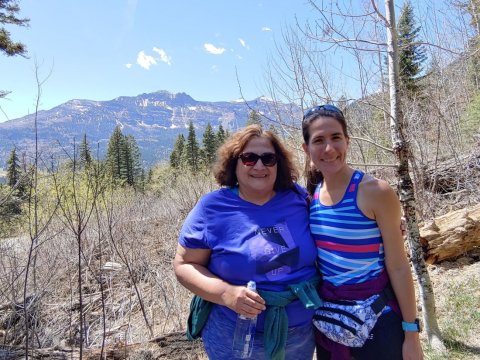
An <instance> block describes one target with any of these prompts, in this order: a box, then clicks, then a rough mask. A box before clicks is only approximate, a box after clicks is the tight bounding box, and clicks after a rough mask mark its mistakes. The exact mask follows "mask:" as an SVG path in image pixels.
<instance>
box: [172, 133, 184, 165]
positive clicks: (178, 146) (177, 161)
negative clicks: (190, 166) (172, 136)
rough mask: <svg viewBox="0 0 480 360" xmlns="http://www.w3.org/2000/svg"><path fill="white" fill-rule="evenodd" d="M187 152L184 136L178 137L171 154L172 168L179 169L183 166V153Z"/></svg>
mask: <svg viewBox="0 0 480 360" xmlns="http://www.w3.org/2000/svg"><path fill="white" fill-rule="evenodd" d="M184 150H185V137H184V136H183V134H180V135H178V137H177V140H176V141H175V145H174V146H173V151H172V153H171V154H170V166H171V167H172V168H174V169H178V168H180V167H181V166H182V159H183V152H184Z"/></svg>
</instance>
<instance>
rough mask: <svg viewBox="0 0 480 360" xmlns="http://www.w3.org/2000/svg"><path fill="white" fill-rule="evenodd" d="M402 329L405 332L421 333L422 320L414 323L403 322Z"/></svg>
mask: <svg viewBox="0 0 480 360" xmlns="http://www.w3.org/2000/svg"><path fill="white" fill-rule="evenodd" d="M402 329H403V331H412V332H420V331H421V328H420V320H419V319H415V321H414V322H406V321H402Z"/></svg>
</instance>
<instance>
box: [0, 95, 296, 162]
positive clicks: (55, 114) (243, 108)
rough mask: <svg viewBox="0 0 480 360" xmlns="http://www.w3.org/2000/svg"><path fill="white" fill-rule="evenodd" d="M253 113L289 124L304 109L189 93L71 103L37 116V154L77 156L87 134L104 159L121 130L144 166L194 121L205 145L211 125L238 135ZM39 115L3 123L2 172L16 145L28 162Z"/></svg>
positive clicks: (48, 159) (261, 100) (0, 129)
mask: <svg viewBox="0 0 480 360" xmlns="http://www.w3.org/2000/svg"><path fill="white" fill-rule="evenodd" d="M250 109H255V110H256V111H259V112H260V113H262V114H264V115H265V116H266V117H268V118H270V119H278V118H282V119H283V120H284V121H286V122H291V121H292V119H294V118H296V119H299V118H300V113H301V112H300V110H299V109H298V108H297V107H296V106H295V105H291V104H278V103H274V102H273V101H271V100H269V99H266V98H263V97H261V98H257V99H255V100H252V101H247V102H245V101H239V100H237V101H229V102H227V101H222V102H204V101H197V100H195V99H193V98H192V97H190V96H189V95H187V94H185V93H177V94H172V93H169V92H167V91H158V92H154V93H148V94H141V95H138V96H134V97H127V96H121V97H118V98H115V99H113V100H109V101H92V100H70V101H68V102H66V103H64V104H62V105H59V106H57V107H54V108H52V109H50V110H42V111H39V112H38V114H37V126H38V145H39V153H40V155H41V158H42V160H43V161H44V162H46V163H49V162H51V161H52V159H54V161H58V160H60V159H62V158H65V157H66V153H70V154H71V153H73V143H74V142H75V143H76V144H78V143H79V142H80V141H81V139H82V137H83V134H84V133H86V134H87V140H88V142H89V144H90V147H91V150H92V152H93V153H94V154H98V156H99V157H100V158H102V157H103V155H104V153H105V151H106V146H107V144H108V140H109V138H110V135H111V133H112V131H113V129H114V128H115V126H117V125H118V126H120V127H121V128H122V132H123V133H124V134H125V135H133V136H134V137H135V139H136V140H137V143H138V145H139V147H140V149H141V152H142V158H143V162H144V166H145V167H148V166H151V165H153V164H155V163H157V162H160V161H162V160H166V159H168V157H169V155H170V152H171V150H172V147H173V144H174V142H175V139H176V138H177V136H178V135H179V134H180V133H183V134H185V135H186V134H187V130H188V124H189V122H190V121H192V122H193V124H194V127H195V130H196V134H197V140H198V142H199V143H200V144H201V140H202V134H203V131H204V129H205V127H206V125H207V124H208V123H210V124H211V125H212V127H213V128H214V130H215V131H216V130H217V129H218V126H219V125H220V124H221V125H222V126H223V127H224V129H225V130H228V131H230V132H231V131H234V130H235V129H237V128H239V127H242V126H244V125H245V122H246V121H247V119H248V115H249V112H250ZM34 119H35V114H31V115H27V116H24V117H21V118H18V119H13V120H10V121H7V122H4V123H0V168H4V167H5V164H6V161H7V159H8V156H9V154H10V151H11V150H12V148H13V146H16V148H17V150H18V153H19V154H21V156H22V157H23V156H25V157H26V160H27V162H29V161H30V160H29V159H31V158H32V155H33V153H34V149H35V142H34V140H35V136H34Z"/></svg>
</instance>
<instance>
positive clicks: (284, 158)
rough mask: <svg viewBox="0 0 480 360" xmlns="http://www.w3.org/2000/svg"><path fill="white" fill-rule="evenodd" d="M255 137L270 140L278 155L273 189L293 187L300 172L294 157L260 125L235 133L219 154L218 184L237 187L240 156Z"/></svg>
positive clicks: (273, 135)
mask: <svg viewBox="0 0 480 360" xmlns="http://www.w3.org/2000/svg"><path fill="white" fill-rule="evenodd" d="M254 137H260V138H265V139H268V140H269V141H270V142H271V144H272V145H273V148H274V149H275V154H276V155H277V158H278V160H277V178H276V179H275V184H274V186H273V188H274V189H275V190H286V189H290V188H292V187H293V185H294V182H295V181H297V179H298V171H297V169H296V168H295V166H294V165H293V161H292V155H291V153H290V152H289V151H288V150H287V149H286V148H285V146H284V145H283V144H282V143H281V141H280V139H279V138H278V137H277V136H276V135H275V134H274V133H272V132H271V131H265V130H263V129H262V127H261V126H260V125H249V126H247V127H244V128H242V129H240V130H238V131H236V132H235V133H233V134H232V135H231V136H230V137H229V138H228V139H227V140H226V141H225V143H224V144H223V145H222V146H220V148H219V149H218V152H217V161H216V162H215V166H214V169H213V174H214V176H215V179H216V180H217V183H218V184H219V185H222V186H229V187H232V186H235V185H237V183H238V180H237V174H236V168H237V161H238V156H239V155H240V154H241V153H242V151H243V149H244V148H245V146H247V143H248V142H249V141H250V140H251V139H252V138H254Z"/></svg>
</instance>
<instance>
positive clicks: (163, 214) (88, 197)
mask: <svg viewBox="0 0 480 360" xmlns="http://www.w3.org/2000/svg"><path fill="white" fill-rule="evenodd" d="M8 2H9V1H5V0H0V4H4V3H8ZM445 2H448V4H449V6H450V13H449V16H448V19H446V18H445V17H443V18H442V20H441V21H442V23H441V24H440V23H438V22H439V21H440V20H439V18H436V17H434V16H430V17H425V16H422V14H420V13H417V12H416V11H417V9H416V8H415V7H414V4H413V3H411V2H409V1H406V2H404V5H403V6H402V7H401V9H400V11H399V14H398V19H397V20H396V21H395V22H394V23H393V25H392V22H389V21H388V19H387V18H386V17H385V16H386V15H385V14H382V13H381V11H380V10H379V9H378V8H377V6H376V2H375V1H363V2H362V4H363V5H364V7H358V8H355V7H353V8H352V7H351V6H350V5H338V4H333V3H335V2H327V1H315V0H310V1H308V4H307V5H306V6H310V7H311V8H312V12H313V13H314V14H315V17H316V21H315V22H314V23H313V22H312V23H305V24H300V23H297V24H296V25H295V26H292V27H288V28H285V29H284V31H283V36H282V39H281V41H279V43H278V48H277V53H276V54H272V58H271V62H270V64H269V67H268V68H267V69H266V71H265V79H264V83H265V89H266V91H268V92H269V95H270V97H271V98H272V99H274V100H275V101H278V102H279V103H280V102H282V103H293V104H296V105H298V106H300V107H301V108H302V109H308V108H309V107H310V106H313V105H316V104H324V103H333V104H335V105H337V106H338V107H340V108H341V109H342V110H343V111H344V113H345V115H346V118H347V121H348V123H349V127H350V128H349V131H350V137H351V142H350V149H349V152H350V153H349V160H350V163H351V164H352V165H354V166H356V167H359V168H361V169H362V170H364V171H367V172H370V173H373V174H374V175H375V176H377V177H380V178H383V179H385V180H387V181H389V182H390V184H392V186H394V187H396V188H398V189H399V196H400V197H401V199H402V196H403V193H402V180H401V178H399V173H400V171H399V161H401V159H400V160H399V158H398V153H399V152H400V150H402V151H403V150H406V162H407V164H408V166H407V172H408V175H409V176H410V178H411V181H412V191H413V194H414V198H413V202H414V204H415V208H414V217H415V224H413V223H412V222H409V219H408V217H407V223H408V226H409V230H411V226H413V225H414V226H420V227H422V226H424V225H425V224H427V223H428V222H429V221H431V220H432V219H434V218H436V217H439V216H442V215H445V214H448V213H449V212H451V211H455V210H462V209H465V208H467V207H471V206H475V205H477V204H479V203H480V192H479V191H478V189H479V185H480V51H479V50H480V42H479V40H480V17H479V12H478V11H479V10H478V9H479V6H480V1H478V0H456V1H451V2H450V1H449V0H446V1H445ZM347 3H348V2H347ZM389 3H391V4H393V0H392V1H391V0H387V1H385V4H386V5H388V4H389ZM427 3H428V2H427ZM337 6H344V8H337ZM432 6H433V5H432ZM2 9H3V8H2V7H0V11H3V10H2ZM1 19H2V17H0V21H1ZM435 21H438V22H437V23H435ZM432 29H433V30H432ZM389 31H390V33H392V34H393V35H394V36H393V44H394V45H395V48H397V50H396V52H395V54H397V55H398V56H397V57H394V58H393V60H394V63H395V64H396V66H397V70H398V79H399V81H398V83H395V81H394V78H393V77H392V74H393V73H394V70H395V69H394V67H393V64H394V63H392V62H391V61H390V63H389V61H388V56H389V54H390V55H391V54H393V52H392V53H390V50H389V49H390V48H389V47H388V46H387V45H388V43H389V41H388V39H387V38H388V37H389V36H388V34H389ZM18 49H20V50H21V51H26V50H25V49H24V48H23V47H22V48H18ZM20 50H18V54H20V55H21V52H20ZM9 51H14V50H9ZM4 52H5V50H4ZM339 54H343V55H342V56H345V57H346V56H350V57H351V59H353V60H352V61H353V62H352V63H353V64H354V65H355V66H354V68H355V70H354V71H353V73H355V78H354V80H355V82H354V85H350V86H349V87H348V88H347V87H346V84H345V82H344V81H342V80H341V79H342V78H345V77H350V76H351V72H350V71H352V70H351V69H347V67H346V66H345V67H342V66H337V65H338V58H339V56H340V55H339ZM8 55H9V56H12V55H15V53H12V54H8ZM392 82H393V84H394V85H395V87H394V88H393V92H392ZM352 89H355V90H352ZM392 93H394V94H396V96H397V98H395V99H396V100H395V101H393V100H392V99H393V98H392ZM0 96H1V95H0ZM395 104H396V105H395ZM393 105H395V106H396V108H395V111H394V109H393V107H394V106H393ZM392 119H393V120H392ZM247 123H259V124H261V125H262V126H263V127H264V128H267V129H269V130H271V131H273V132H275V133H277V134H278V135H279V136H280V137H281V138H282V139H283V141H284V143H285V144H286V145H287V146H288V148H289V149H290V151H292V153H293V154H294V157H295V160H296V165H297V167H298V168H299V169H300V170H301V169H303V167H304V165H305V164H304V162H305V159H304V156H303V151H302V150H301V142H302V140H301V139H302V136H301V131H300V125H301V119H299V118H298V117H294V116H292V117H290V118H285V117H278V118H275V117H273V118H271V117H266V116H264V115H263V114H262V113H261V112H259V111H256V109H250V111H249V117H248V122H247ZM242 125H245V124H242ZM235 130H236V129H223V128H222V127H221V126H220V127H219V128H213V127H212V126H210V124H209V125H208V126H207V128H206V129H205V130H204V131H203V135H202V137H201V138H199V137H197V133H196V131H197V130H196V127H195V124H194V123H190V124H189V127H188V129H186V133H185V135H183V134H181V135H179V136H178V138H177V139H176V142H175V145H174V148H173V149H172V151H171V154H170V158H169V161H165V162H159V163H157V164H156V165H154V166H153V167H151V168H144V167H143V166H142V159H141V155H140V152H139V149H138V146H137V144H136V140H135V138H134V137H133V136H125V135H124V134H122V131H121V128H119V127H117V128H116V129H115V130H114V131H113V133H112V134H111V137H110V140H109V144H108V150H107V154H106V155H105V157H103V158H100V157H99V156H98V152H97V151H96V144H92V143H90V142H89V140H88V135H87V134H78V137H79V138H82V140H81V142H80V143H78V144H75V143H73V145H70V146H65V147H64V153H65V156H62V158H61V159H57V158H53V157H50V158H43V157H42V156H41V155H39V154H36V155H35V157H34V158H33V159H32V160H26V159H25V157H22V156H21V154H19V153H18V152H17V150H16V149H15V147H14V148H12V150H11V154H10V158H9V160H8V164H7V168H6V169H5V170H6V173H7V176H6V177H7V183H6V184H4V185H0V279H1V281H0V358H2V356H3V355H4V356H5V358H9V357H11V358H15V357H18V358H28V357H41V356H43V355H45V354H48V353H55V352H58V351H64V354H65V355H64V356H65V357H64V358H68V357H69V356H73V355H71V354H72V351H75V354H76V355H75V357H79V358H83V357H85V358H89V356H90V357H91V358H106V357H107V353H108V351H111V349H126V348H127V347H128V346H130V345H132V344H144V345H141V346H140V350H139V351H140V352H139V354H137V355H136V356H137V357H136V358H139V359H140V358H142V359H143V358H145V359H147V358H149V359H150V358H157V357H155V351H154V350H151V348H150V346H151V344H150V345H148V344H147V342H148V341H149V340H152V339H158V338H159V337H162V336H164V337H167V336H168V335H169V334H181V333H183V332H184V330H185V326H186V320H187V317H188V306H189V302H190V299H191V294H190V293H189V292H188V291H187V290H186V289H184V288H183V287H182V286H181V285H180V284H179V283H178V282H177V280H176V278H175V276H174V274H173V269H172V260H173V257H174V254H175V249H176V243H177V236H178V234H179V230H180V228H181V226H182V223H183V221H184V219H185V217H186V216H187V214H188V212H189V211H190V210H191V209H192V208H193V206H194V205H195V204H196V202H197V201H198V199H199V198H200V197H201V196H202V195H203V194H205V193H206V192H209V191H212V190H214V189H216V188H218V186H217V185H216V184H215V182H214V179H213V176H212V174H211V167H212V165H213V163H214V162H215V152H216V150H217V148H218V147H219V146H220V145H221V144H222V142H223V141H224V140H225V139H226V138H227V137H228V136H229V134H230V133H231V132H233V131H235ZM397 131H400V132H401V137H400V140H401V141H400V140H399V139H398V137H397V136H396V135H395V133H396V132H397ZM34 136H35V124H32V138H33V137H34ZM399 144H401V149H400V150H399ZM65 159H66V160H65ZM399 179H400V180H399ZM299 182H300V183H301V184H302V185H305V180H304V179H303V178H301V179H299ZM402 201H405V199H402ZM417 231H418V227H417ZM406 247H407V248H409V249H410V250H411V243H406ZM475 251H477V252H476V253H475V254H477V255H472V256H471V257H470V259H471V260H470V262H469V263H471V262H475V263H478V261H480V256H479V255H478V248H477V249H476V250H475ZM464 255H465V254H462V256H464ZM412 258H414V256H413V255H412ZM449 260H450V261H454V260H456V259H455V258H453V259H449ZM451 264H452V263H450V265H451ZM440 265H441V264H440ZM440 265H439V264H437V266H440ZM477 269H478V267H477ZM429 271H430V272H432V271H433V269H432V268H431V267H430V268H429ZM436 286H438V285H435V284H434V288H433V290H434V291H436V290H437V289H439V288H436ZM447 287H448V286H447ZM455 292H457V293H462V294H464V295H465V296H467V295H468V296H469V295H471V294H477V295H478V294H479V293H480V283H479V282H478V274H477V280H475V281H471V282H468V283H463V285H462V286H461V287H460V288H455ZM444 293H446V292H444ZM436 295H438V294H437V293H436ZM442 296H443V294H442ZM479 298H480V296H473V295H472V297H471V298H469V299H470V300H469V301H470V302H469V304H470V305H469V306H470V307H468V309H469V311H470V309H477V310H471V311H473V313H472V314H473V315H471V316H470V320H469V321H471V322H468V324H470V325H471V326H470V327H463V328H461V329H460V328H451V327H449V326H450V325H451V324H450V325H449V320H448V318H445V317H444V316H447V315H445V313H446V312H448V311H445V308H442V311H440V312H438V313H437V315H438V316H437V317H438V320H439V330H440V334H441V338H442V340H443V343H444V345H445V346H446V349H444V353H443V355H434V354H433V353H430V352H428V351H427V358H431V359H455V358H459V359H460V358H475V357H476V356H477V355H479V353H480V344H479V342H478V339H476V334H478V331H479V330H480V328H479V327H478V320H479V319H480V314H479V313H478V308H479V307H480V304H479V300H478V299H479ZM472 299H473V300H472ZM444 303H445V301H440V304H444ZM462 304H463V305H462V306H463V307H465V303H462ZM442 306H443V305H442ZM462 306H458V307H457V311H459V312H461V308H462ZM419 308H421V306H419ZM459 309H460V310H459ZM475 311H476V312H475ZM440 315H441V317H440ZM467 315H470V314H467ZM467 315H465V319H467V318H468V316H467ZM457 316H460V315H458V314H457ZM465 321H467V320H465ZM474 322H475V323H474ZM423 341H424V345H425V348H426V349H428V347H429V339H428V338H426V337H425V338H424V339H423ZM459 344H460V345H459ZM462 344H463V345H462ZM42 349H43V351H44V352H43V353H42V352H41V351H42ZM72 349H73V350H72ZM109 349H110V350H109ZM125 351H126V350H125ZM42 354H43V355H42ZM92 354H93V355H92ZM110 354H111V353H110ZM125 354H127V353H126V352H125ZM125 354H124V356H123V358H126V357H128V356H126V355H125ZM118 356H119V357H118V358H122V356H120V355H118ZM163 356H164V358H171V359H189V358H191V359H197V358H198V359H202V356H204V355H202V354H201V347H199V348H195V346H193V347H184V348H177V349H175V350H174V351H172V353H171V354H170V355H163Z"/></svg>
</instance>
